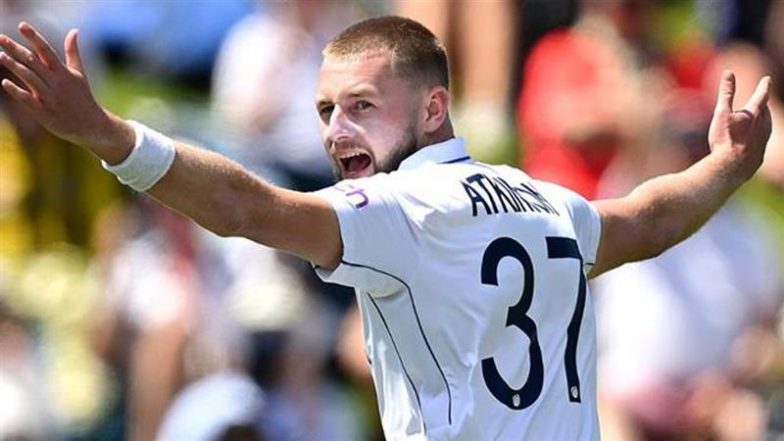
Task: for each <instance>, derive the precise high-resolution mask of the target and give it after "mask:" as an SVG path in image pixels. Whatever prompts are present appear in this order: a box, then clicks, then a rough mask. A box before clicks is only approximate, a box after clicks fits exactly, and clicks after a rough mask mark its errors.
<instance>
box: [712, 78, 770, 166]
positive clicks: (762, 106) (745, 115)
mask: <svg viewBox="0 0 784 441" xmlns="http://www.w3.org/2000/svg"><path fill="white" fill-rule="evenodd" d="M769 93H770V77H764V78H762V79H761V80H760V82H759V84H758V85H757V88H756V90H755V91H754V93H753V94H752V95H751V98H749V100H748V101H747V102H746V104H745V105H744V106H743V107H742V108H741V109H740V110H733V100H734V98H735V75H733V74H732V72H729V71H725V72H724V73H723V74H722V77H721V83H720V84H719V96H718V100H717V102H716V108H715V110H714V113H713V120H712V121H711V125H710V130H709V132H708V142H709V143H710V147H711V151H713V152H715V153H722V154H728V155H730V158H731V159H732V160H733V163H734V165H736V166H737V170H738V172H739V173H740V175H741V176H740V177H741V178H743V179H744V180H745V179H748V178H750V177H751V176H752V175H753V174H754V172H756V170H757V169H758V168H759V167H760V165H762V159H763V156H764V155H765V146H766V145H767V143H768V139H769V138H770V133H771V129H772V123H771V118H770V109H768V95H769Z"/></svg>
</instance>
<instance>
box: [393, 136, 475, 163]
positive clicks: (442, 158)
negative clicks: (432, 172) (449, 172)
mask: <svg viewBox="0 0 784 441" xmlns="http://www.w3.org/2000/svg"><path fill="white" fill-rule="evenodd" d="M469 159H471V157H470V156H469V155H468V153H467V152H466V148H465V140H463V138H460V137H458V138H451V139H448V140H446V141H444V142H439V143H438V144H431V145H428V146H425V147H422V148H421V149H419V150H418V151H416V152H415V153H414V154H413V155H411V156H409V157H408V158H406V159H405V160H403V162H401V163H400V167H398V170H413V169H415V168H417V167H421V166H423V165H425V164H430V163H435V164H450V163H453V162H460V161H467V160H469Z"/></svg>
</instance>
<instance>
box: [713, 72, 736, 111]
mask: <svg viewBox="0 0 784 441" xmlns="http://www.w3.org/2000/svg"><path fill="white" fill-rule="evenodd" d="M734 99H735V74H733V73H732V72H730V71H728V70H725V71H724V72H722V74H721V80H720V81H719V97H718V99H717V100H716V112H717V113H718V112H721V111H724V112H732V101H733V100H734Z"/></svg>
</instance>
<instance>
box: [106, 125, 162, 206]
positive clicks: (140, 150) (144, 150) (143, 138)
mask: <svg viewBox="0 0 784 441" xmlns="http://www.w3.org/2000/svg"><path fill="white" fill-rule="evenodd" d="M128 123H129V124H130V125H131V126H133V130H134V132H135V133H136V141H135V143H134V146H133V150H131V154H130V155H128V157H127V158H125V159H124V160H123V161H122V162H121V163H119V164H117V165H109V164H107V163H106V161H101V165H103V168H104V169H106V170H107V171H109V172H111V173H113V174H114V175H115V176H117V179H118V180H119V181H120V182H121V183H123V184H125V185H127V186H129V187H131V188H133V189H134V190H136V191H139V192H143V191H147V190H149V189H150V187H152V186H153V185H155V183H156V182H158V181H159V180H160V179H161V178H162V177H163V175H165V174H166V172H167V171H169V168H170V167H171V165H172V163H173V162H174V156H175V155H176V149H175V147H174V140H173V139H171V138H169V137H167V136H165V135H163V134H161V133H159V132H156V131H155V130H153V129H151V128H149V127H147V126H145V125H144V124H141V123H138V122H136V121H128Z"/></svg>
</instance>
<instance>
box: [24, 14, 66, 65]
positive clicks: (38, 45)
mask: <svg viewBox="0 0 784 441" xmlns="http://www.w3.org/2000/svg"><path fill="white" fill-rule="evenodd" d="M19 32H21V33H22V36H23V37H25V39H27V41H28V42H30V44H31V45H32V47H33V49H35V54H36V55H37V56H38V58H39V59H41V61H43V63H44V65H46V67H48V68H49V69H54V68H55V67H57V66H59V65H60V58H59V57H58V56H57V53H56V52H55V51H54V50H53V49H52V46H51V45H50V44H49V42H48V41H46V39H45V38H44V37H43V36H42V35H41V34H40V33H38V31H36V30H35V28H33V27H32V26H30V24H28V23H26V22H22V23H20V24H19Z"/></svg>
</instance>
